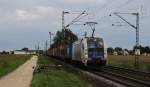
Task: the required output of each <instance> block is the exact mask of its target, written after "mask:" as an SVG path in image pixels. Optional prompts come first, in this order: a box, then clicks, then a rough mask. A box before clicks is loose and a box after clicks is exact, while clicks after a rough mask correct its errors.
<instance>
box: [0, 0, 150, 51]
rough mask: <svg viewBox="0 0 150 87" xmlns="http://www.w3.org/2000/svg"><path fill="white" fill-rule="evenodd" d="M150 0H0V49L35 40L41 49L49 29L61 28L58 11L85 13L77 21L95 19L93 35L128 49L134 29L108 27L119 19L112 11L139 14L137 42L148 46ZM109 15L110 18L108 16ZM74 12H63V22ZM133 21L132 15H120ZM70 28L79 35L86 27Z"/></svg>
mask: <svg viewBox="0 0 150 87" xmlns="http://www.w3.org/2000/svg"><path fill="white" fill-rule="evenodd" d="M149 3H150V0H0V50H15V49H21V48H23V47H29V48H31V49H33V48H34V46H35V44H37V42H40V47H41V49H43V47H44V43H45V41H46V40H48V41H49V33H48V32H49V31H51V32H53V33H56V31H57V30H60V29H61V15H62V11H63V10H64V11H70V12H82V11H84V10H86V11H87V13H89V15H88V16H86V17H85V18H83V19H82V20H80V21H85V22H86V21H96V22H98V24H97V25H96V32H95V36H97V37H103V38H104V39H105V40H106V42H107V46H108V47H110V46H111V47H116V46H119V47H123V48H129V49H132V47H133V45H135V29H133V28H132V27H130V26H127V24H126V23H122V24H123V25H126V26H122V27H117V26H111V25H112V24H113V23H117V24H118V22H122V20H120V19H119V18H118V17H116V16H115V15H113V14H112V13H113V12H130V13H132V12H139V13H140V44H141V45H143V46H147V45H148V46H150V29H149V26H150V6H149ZM110 14H112V16H111V17H110V16H109V15H110ZM75 16H77V15H73V14H72V15H71V14H68V15H65V21H66V24H67V23H69V22H70V21H71V20H72V19H73V18H74V17H75ZM121 16H123V17H124V18H125V19H127V20H128V21H129V22H131V23H133V24H135V16H133V15H121ZM70 29H71V30H72V31H73V32H74V33H76V34H78V36H79V37H82V36H83V34H84V32H85V31H87V32H88V35H89V36H90V35H91V30H90V28H89V27H88V26H82V25H80V26H79V25H78V26H77V25H72V26H70Z"/></svg>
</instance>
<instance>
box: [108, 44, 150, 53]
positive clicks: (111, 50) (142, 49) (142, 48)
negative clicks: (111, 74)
mask: <svg viewBox="0 0 150 87" xmlns="http://www.w3.org/2000/svg"><path fill="white" fill-rule="evenodd" d="M135 48H136V47H133V49H132V50H128V49H123V48H121V47H115V48H113V47H108V48H107V52H108V54H113V53H114V52H117V53H118V55H122V53H123V51H126V52H128V53H129V54H130V55H131V54H134V52H135ZM139 49H140V53H141V54H144V53H147V54H150V47H149V46H139Z"/></svg>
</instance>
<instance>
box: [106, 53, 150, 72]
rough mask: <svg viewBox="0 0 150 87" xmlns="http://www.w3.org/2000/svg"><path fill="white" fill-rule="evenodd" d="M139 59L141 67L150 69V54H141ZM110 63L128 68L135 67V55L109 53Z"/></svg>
mask: <svg viewBox="0 0 150 87" xmlns="http://www.w3.org/2000/svg"><path fill="white" fill-rule="evenodd" d="M139 61H140V69H144V70H148V71H150V56H140V57H139ZM108 64H109V65H116V66H121V67H126V68H133V67H134V56H121V55H118V56H114V55H109V56H108Z"/></svg>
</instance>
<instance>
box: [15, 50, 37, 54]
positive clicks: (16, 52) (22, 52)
mask: <svg viewBox="0 0 150 87" xmlns="http://www.w3.org/2000/svg"><path fill="white" fill-rule="evenodd" d="M14 54H28V55H29V54H36V51H35V50H29V51H24V50H15V51H14Z"/></svg>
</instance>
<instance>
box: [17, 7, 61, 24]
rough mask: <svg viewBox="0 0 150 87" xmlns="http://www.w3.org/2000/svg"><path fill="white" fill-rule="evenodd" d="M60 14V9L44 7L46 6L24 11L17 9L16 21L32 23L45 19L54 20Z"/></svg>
mask: <svg viewBox="0 0 150 87" xmlns="http://www.w3.org/2000/svg"><path fill="white" fill-rule="evenodd" d="M58 12H59V9H57V8H53V7H50V6H48V7H44V6H38V7H36V8H34V9H32V10H23V9H17V10H16V12H15V14H16V20H17V21H18V22H32V21H37V20H41V19H45V18H48V17H50V18H54V17H56V14H57V13H58Z"/></svg>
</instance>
